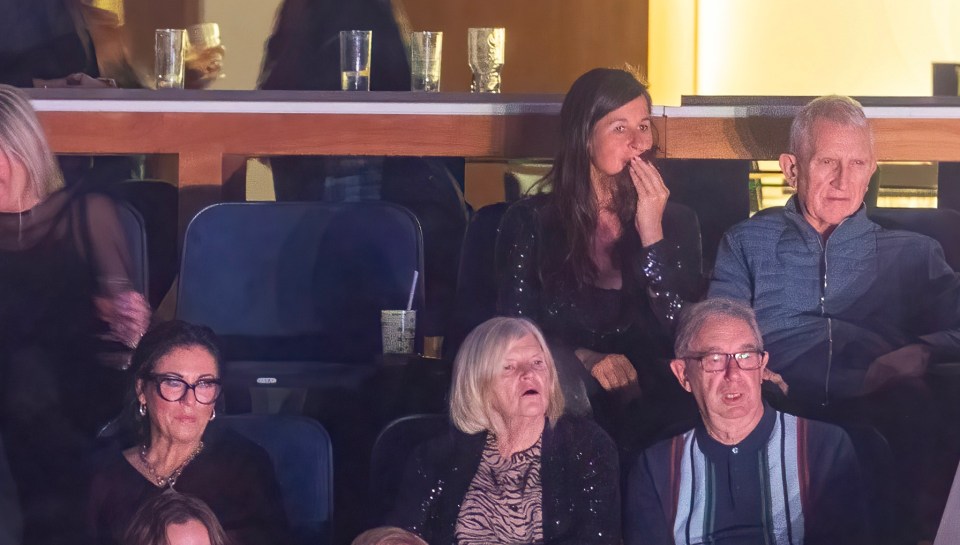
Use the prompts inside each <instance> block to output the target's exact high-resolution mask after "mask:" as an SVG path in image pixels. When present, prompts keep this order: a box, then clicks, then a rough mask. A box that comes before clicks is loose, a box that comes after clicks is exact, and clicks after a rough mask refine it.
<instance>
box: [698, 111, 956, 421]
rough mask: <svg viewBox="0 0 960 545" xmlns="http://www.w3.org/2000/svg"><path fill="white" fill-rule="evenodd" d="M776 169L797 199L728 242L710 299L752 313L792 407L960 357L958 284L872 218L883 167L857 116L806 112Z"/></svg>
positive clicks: (935, 248) (737, 229)
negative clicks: (873, 192) (871, 189)
mask: <svg viewBox="0 0 960 545" xmlns="http://www.w3.org/2000/svg"><path fill="white" fill-rule="evenodd" d="M780 166H781V168H782V169H783V172H784V176H785V177H786V179H787V182H788V183H789V184H790V185H791V186H792V187H794V188H795V189H796V190H797V194H796V196H794V197H792V198H791V199H790V201H789V202H788V203H787V205H786V206H785V207H784V208H783V209H778V210H774V211H768V212H761V213H759V214H757V215H756V216H754V217H753V218H751V219H749V220H747V221H744V222H742V223H740V224H738V225H736V226H734V227H733V228H732V229H730V231H729V232H727V234H726V235H725V236H724V238H723V241H722V242H721V245H720V250H719V253H718V255H717V262H716V268H715V270H714V276H713V282H712V283H711V285H710V293H709V296H710V297H729V298H735V299H741V300H745V301H748V302H749V303H750V304H751V306H753V308H754V310H755V311H756V313H757V320H758V321H759V323H760V328H761V330H762V332H763V338H764V342H765V343H766V346H767V349H768V350H769V351H770V354H771V358H770V361H771V363H772V365H771V366H772V369H771V370H772V371H775V372H777V373H780V374H781V375H782V376H783V378H784V380H785V381H786V383H787V384H788V385H789V388H790V395H791V397H793V398H796V399H800V400H803V401H807V402H815V403H817V404H822V405H826V404H828V403H830V402H831V401H833V400H836V399H843V398H850V397H856V396H859V395H862V394H866V393H870V392H872V391H875V390H878V389H880V388H882V387H883V386H884V385H886V384H889V383H890V382H891V381H893V380H896V379H898V378H904V377H917V376H921V375H922V374H923V373H924V371H925V369H926V365H927V362H928V361H929V360H930V358H931V356H945V357H957V356H960V280H958V277H957V275H956V274H955V272H954V271H953V270H952V269H951V268H950V266H949V265H948V264H947V263H946V261H945V260H944V256H943V250H942V249H941V248H940V245H939V244H938V243H937V242H936V241H934V240H933V239H931V238H928V237H925V236H923V235H919V234H916V233H911V232H905V231H889V230H886V229H883V228H881V227H880V226H879V225H877V224H875V223H873V222H872V221H870V219H868V218H867V215H866V211H865V208H864V205H863V196H864V194H865V193H866V191H867V184H868V183H869V181H870V176H871V175H872V174H873V172H874V171H875V170H876V168H877V163H876V159H875V156H874V151H873V135H872V134H871V132H870V127H869V125H868V124H867V120H866V118H865V116H864V114H863V110H862V109H861V107H860V105H859V104H858V103H857V102H856V101H854V100H852V99H850V98H847V97H841V96H826V97H821V98H818V99H816V100H814V101H812V102H810V103H809V104H807V105H806V106H805V107H804V108H803V109H801V110H800V112H799V113H798V114H797V116H796V118H795V119H794V121H793V125H792V126H791V128H790V151H789V152H788V153H784V154H783V155H781V156H780Z"/></svg>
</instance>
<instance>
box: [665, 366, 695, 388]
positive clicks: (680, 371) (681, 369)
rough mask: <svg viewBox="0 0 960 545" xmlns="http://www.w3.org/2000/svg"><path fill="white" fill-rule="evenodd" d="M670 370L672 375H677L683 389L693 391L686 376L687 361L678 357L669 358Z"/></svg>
mask: <svg viewBox="0 0 960 545" xmlns="http://www.w3.org/2000/svg"><path fill="white" fill-rule="evenodd" d="M670 370H671V371H673V376H675V377H677V380H678V381H679V382H680V386H681V387H683V389H684V390H686V391H688V392H692V391H693V390H692V389H691V387H690V380H689V379H688V378H687V362H685V361H683V360H679V359H678V360H670Z"/></svg>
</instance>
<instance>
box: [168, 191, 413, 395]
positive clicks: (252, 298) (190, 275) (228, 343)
mask: <svg viewBox="0 0 960 545" xmlns="http://www.w3.org/2000/svg"><path fill="white" fill-rule="evenodd" d="M415 270H418V271H423V243H422V237H421V234H420V226H419V224H418V223H417V220H416V218H415V217H414V216H413V215H412V214H411V213H410V212H409V211H407V210H406V209H405V208H402V207H400V206H397V205H393V204H389V203H384V202H362V203H324V202H296V203H293V202H291V203H272V202H271V203H224V204H217V205H213V206H210V207H208V208H206V209H204V210H202V211H201V212H200V213H199V214H197V216H196V217H195V218H194V219H193V220H192V221H191V222H190V225H189V226H188V227H187V232H186V237H185V240H184V244H183V259H182V263H181V269H180V283H179V297H178V305H177V318H180V319H182V320H186V321H188V322H193V323H199V324H204V325H207V326H209V327H210V328H212V329H213V330H214V331H215V332H216V333H217V334H218V335H219V336H220V339H221V341H222V345H223V356H224V357H223V360H224V361H223V363H224V381H225V382H224V389H225V394H226V398H227V408H228V410H232V409H231V397H232V396H233V395H235V394H236V393H237V389H238V388H249V389H251V390H250V391H251V393H252V395H253V402H252V403H253V406H252V408H253V409H254V410H255V411H257V412H287V411H290V412H299V411H300V410H302V408H303V403H304V399H305V396H306V390H307V389H310V388H332V389H344V390H347V391H349V390H356V389H358V388H359V386H360V384H362V383H363V382H364V381H365V380H367V379H369V378H370V377H371V376H373V374H374V372H375V371H376V366H375V365H373V364H374V363H375V362H376V361H377V360H378V355H379V354H380V353H381V351H382V348H381V341H380V311H381V310H383V309H399V308H404V307H405V306H406V304H407V298H408V294H409V291H410V284H411V281H412V280H413V273H414V271H415ZM423 276H424V275H423V274H422V273H421V274H420V277H419V281H418V286H417V291H416V297H415V298H414V304H413V308H414V309H418V310H419V309H422V308H423V281H424V278H423ZM418 345H419V343H418ZM267 390H272V392H267Z"/></svg>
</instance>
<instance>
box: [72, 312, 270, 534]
mask: <svg viewBox="0 0 960 545" xmlns="http://www.w3.org/2000/svg"><path fill="white" fill-rule="evenodd" d="M219 357H220V353H219V350H218V348H217V344H216V338H215V337H214V334H213V332H212V331H210V329H208V328H206V327H202V326H195V325H191V324H188V323H186V322H181V321H172V322H167V323H163V324H160V325H158V326H157V327H156V328H155V329H153V330H152V331H150V332H149V333H147V334H146V335H145V336H144V337H143V339H142V340H141V342H140V344H139V346H138V347H137V350H136V351H135V352H134V354H133V369H134V377H135V378H134V384H133V392H132V393H133V398H134V403H133V404H131V410H132V413H133V414H134V417H133V420H134V421H135V422H136V424H137V425H136V427H137V428H138V432H139V433H138V436H139V437H138V439H137V441H136V442H135V444H133V445H132V446H129V445H128V447H129V448H126V450H123V451H122V452H115V453H114V454H113V455H112V456H109V457H108V458H107V459H105V460H103V461H102V462H101V463H100V464H98V466H99V467H97V469H96V471H95V474H94V478H93V482H92V487H91V493H90V502H91V504H90V509H89V511H88V513H89V516H90V520H89V526H90V531H91V532H92V534H93V538H94V539H95V540H96V542H97V543H103V544H113V543H119V542H120V537H121V536H122V534H123V531H124V529H125V528H126V526H127V525H128V524H129V522H130V520H131V518H132V517H133V515H134V514H135V513H136V511H137V509H138V508H139V507H140V506H141V505H142V504H143V503H144V502H146V501H148V500H150V499H152V498H154V497H156V496H158V495H160V494H163V493H164V492H166V491H168V490H171V489H172V490H176V491H178V492H182V493H184V494H190V495H192V496H195V497H197V498H199V499H201V500H202V501H204V502H206V503H207V504H208V505H209V506H210V508H211V509H212V510H213V512H214V514H216V515H217V518H218V519H219V520H220V522H221V523H222V524H223V527H224V530H226V533H227V536H228V537H229V538H230V540H231V543H233V544H235V545H252V544H274V543H279V544H283V543H287V540H288V537H287V523H286V518H285V515H284V511H283V505H282V501H281V498H280V491H279V488H278V485H277V482H276V478H275V476H274V473H273V467H272V466H271V464H270V460H269V459H268V458H267V454H266V453H265V452H264V451H263V450H262V449H261V448H260V447H258V446H257V445H255V444H253V443H252V442H250V441H248V440H246V439H244V438H242V437H240V436H239V435H237V434H235V433H233V432H230V431H228V430H223V429H213V428H209V429H208V426H207V424H209V423H210V421H211V420H213V419H215V418H216V416H217V413H216V407H215V404H216V401H217V398H218V397H219V395H220V364H219Z"/></svg>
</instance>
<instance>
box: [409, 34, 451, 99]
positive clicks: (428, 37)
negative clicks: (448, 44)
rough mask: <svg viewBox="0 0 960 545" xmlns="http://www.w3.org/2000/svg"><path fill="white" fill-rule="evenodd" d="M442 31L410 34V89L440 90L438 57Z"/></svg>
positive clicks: (441, 46) (439, 55) (441, 50)
mask: <svg viewBox="0 0 960 545" xmlns="http://www.w3.org/2000/svg"><path fill="white" fill-rule="evenodd" d="M442 52H443V32H428V31H425V32H412V33H411V34H410V90H411V91H427V92H431V93H436V92H438V91H440V57H441V53H442Z"/></svg>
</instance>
